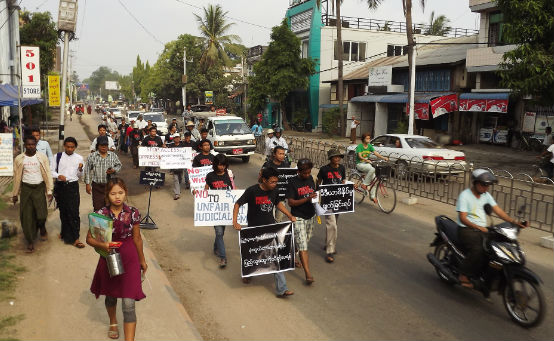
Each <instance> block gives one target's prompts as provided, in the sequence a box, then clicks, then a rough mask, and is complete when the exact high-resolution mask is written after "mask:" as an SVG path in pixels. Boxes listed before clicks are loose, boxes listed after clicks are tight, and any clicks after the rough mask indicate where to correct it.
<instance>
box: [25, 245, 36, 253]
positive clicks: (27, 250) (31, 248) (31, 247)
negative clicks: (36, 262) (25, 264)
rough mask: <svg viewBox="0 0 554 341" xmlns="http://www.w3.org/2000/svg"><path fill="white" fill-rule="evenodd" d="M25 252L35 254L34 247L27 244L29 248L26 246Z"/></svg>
mask: <svg viewBox="0 0 554 341" xmlns="http://www.w3.org/2000/svg"><path fill="white" fill-rule="evenodd" d="M25 252H26V253H33V252H35V246H34V245H33V244H29V246H27V249H25Z"/></svg>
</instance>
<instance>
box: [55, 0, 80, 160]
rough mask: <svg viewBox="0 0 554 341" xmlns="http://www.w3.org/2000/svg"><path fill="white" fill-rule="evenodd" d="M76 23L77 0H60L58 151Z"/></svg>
mask: <svg viewBox="0 0 554 341" xmlns="http://www.w3.org/2000/svg"><path fill="white" fill-rule="evenodd" d="M76 25H77V0H60V7H59V11H58V32H60V33H62V32H63V66H62V91H61V99H60V129H59V136H58V138H59V141H58V151H61V150H62V147H63V139H64V119H65V88H66V87H67V59H68V55H69V39H70V38H69V36H70V34H73V33H74V32H75V26H76Z"/></svg>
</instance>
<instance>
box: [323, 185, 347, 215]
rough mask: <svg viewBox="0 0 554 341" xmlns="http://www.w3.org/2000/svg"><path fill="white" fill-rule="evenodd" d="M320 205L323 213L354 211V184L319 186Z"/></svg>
mask: <svg viewBox="0 0 554 341" xmlns="http://www.w3.org/2000/svg"><path fill="white" fill-rule="evenodd" d="M319 205H320V206H321V208H323V210H325V213H324V214H323V215H328V214H340V213H352V212H354V184H339V185H322V186H319Z"/></svg>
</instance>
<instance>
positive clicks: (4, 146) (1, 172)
mask: <svg viewBox="0 0 554 341" xmlns="http://www.w3.org/2000/svg"><path fill="white" fill-rule="evenodd" d="M0 176H13V135H12V134H0Z"/></svg>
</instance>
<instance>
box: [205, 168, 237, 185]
mask: <svg viewBox="0 0 554 341" xmlns="http://www.w3.org/2000/svg"><path fill="white" fill-rule="evenodd" d="M206 184H208V186H209V187H210V189H231V188H232V187H233V186H232V184H231V178H230V177H229V173H227V172H225V173H223V175H217V173H216V172H215V171H214V172H210V173H208V175H206Z"/></svg>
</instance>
